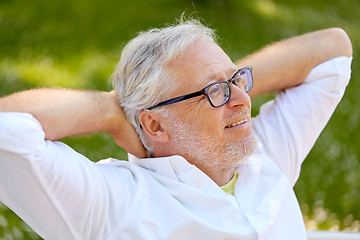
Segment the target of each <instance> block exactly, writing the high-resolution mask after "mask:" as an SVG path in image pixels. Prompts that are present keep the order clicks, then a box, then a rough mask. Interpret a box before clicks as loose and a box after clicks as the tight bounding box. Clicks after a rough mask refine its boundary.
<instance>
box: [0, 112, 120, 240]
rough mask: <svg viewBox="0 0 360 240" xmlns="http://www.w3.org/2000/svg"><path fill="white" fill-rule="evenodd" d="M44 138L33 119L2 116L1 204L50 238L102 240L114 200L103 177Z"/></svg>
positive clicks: (64, 147) (88, 163)
mask: <svg viewBox="0 0 360 240" xmlns="http://www.w3.org/2000/svg"><path fill="white" fill-rule="evenodd" d="M44 136H45V134H44V132H43V130H42V128H41V125H40V123H39V122H38V121H37V120H36V119H35V118H34V117H33V116H32V115H30V114H27V113H0V201H1V202H3V203H4V204H5V205H7V206H8V207H9V208H10V209H12V210H13V211H14V212H15V213H16V214H17V215H19V216H20V217H21V218H22V219H23V220H24V221H25V222H26V223H27V224H29V226H30V227H31V228H32V229H34V230H35V231H36V232H37V233H38V234H39V235H40V236H42V237H43V238H45V239H101V237H99V236H104V231H106V230H107V225H106V224H107V221H106V220H107V218H108V214H109V212H110V211H111V209H109V202H112V201H113V200H109V189H108V184H107V183H106V181H107V180H105V178H104V173H102V172H101V171H99V167H97V166H96V165H98V164H95V163H93V162H91V161H90V160H88V159H87V158H86V157H84V156H83V155H81V154H79V153H77V152H75V151H74V150H73V149H71V148H70V147H68V146H67V145H65V144H63V143H61V142H51V141H46V140H44ZM112 171H113V170H112ZM116 174H117V173H116ZM116 174H114V175H116ZM116 176H118V175H116ZM120 176H121V174H120ZM117 180H118V179H117ZM123 180H124V179H123ZM119 182H120V181H119ZM116 187H117V188H118V189H117V190H116V193H122V195H124V193H123V191H122V190H124V189H122V185H121V182H120V183H119V184H117V185H116ZM122 199H125V197H123V198H122ZM122 199H117V203H118V204H119V206H122V203H123V202H122V201H123V200H122ZM123 207H125V206H123ZM114 224H115V223H114Z"/></svg>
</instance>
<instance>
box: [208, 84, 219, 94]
mask: <svg viewBox="0 0 360 240" xmlns="http://www.w3.org/2000/svg"><path fill="white" fill-rule="evenodd" d="M219 91H220V87H219V86H218V85H214V86H213V87H212V88H211V89H210V92H209V94H211V95H216V94H217V93H218V92H219Z"/></svg>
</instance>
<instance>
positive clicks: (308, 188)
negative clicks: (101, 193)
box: [0, 0, 360, 239]
mask: <svg viewBox="0 0 360 240" xmlns="http://www.w3.org/2000/svg"><path fill="white" fill-rule="evenodd" d="M184 11H185V12H186V13H188V14H193V15H194V16H195V17H199V18H201V19H203V20H204V22H205V23H206V24H208V25H209V26H210V27H212V28H215V29H217V33H218V35H219V36H220V37H221V39H220V43H221V45H222V47H223V48H224V49H225V50H226V52H227V53H228V54H229V55H230V56H231V57H232V59H233V60H236V59H238V58H241V57H243V56H245V55H247V54H249V53H251V52H253V51H255V50H257V49H259V48H261V47H262V46H264V45H265V44H268V43H270V42H273V41H278V40H280V39H283V38H287V37H291V36H294V35H298V34H302V33H305V32H309V31H312V30H317V29H321V28H327V27H334V26H337V27H341V28H343V29H345V30H346V31H347V33H348V34H349V36H350V38H351V39H352V42H353V47H354V61H353V65H352V66H353V67H352V69H353V74H352V81H351V83H350V85H349V87H348V88H347V90H346V93H345V96H344V99H343V101H342V102H341V103H340V105H339V106H338V108H337V110H336V112H335V113H334V115H333V118H332V120H331V121H330V122H329V124H328V126H327V127H326V128H325V130H324V132H323V133H322V135H321V136H320V138H319V140H318V142H317V143H316V144H315V146H314V149H313V150H312V151H311V153H310V154H309V156H308V158H307V160H306V161H305V163H304V164H303V168H302V173H301V176H300V179H299V181H298V183H297V185H296V186H295V190H296V193H297V196H298V198H299V201H300V204H301V207H302V210H303V213H304V218H305V221H306V223H307V227H308V229H317V228H320V229H334V230H336V229H346V230H357V231H359V230H360V223H359V220H360V208H359V207H358V206H360V186H359V183H360V175H359V174H358V173H359V172H360V164H359V162H360V161H359V159H358V156H360V149H359V148H358V147H357V146H358V145H357V141H359V140H358V139H360V138H359V137H360V136H359V135H360V129H359V128H360V126H359V121H358V119H359V116H360V110H359V107H358V106H359V101H360V100H359V98H358V96H359V95H358V94H360V92H359V91H360V88H359V82H358V81H357V79H358V76H359V71H360V67H359V63H358V61H357V57H358V51H357V49H358V46H360V29H359V28H358V27H357V24H358V23H359V17H358V16H357V15H358V13H359V12H360V4H358V1H356V0H347V1H326V0H317V1H313V0H312V1H310V0H301V1H285V0H273V1H271V0H243V1H240V0H194V1H190V0H188V1H184V0H171V1H170V0H167V1H166V0H156V1H154V0H139V1H136V2H133V1H125V0H107V1H85V0H77V1H70V0H61V1H60V0H54V1H45V0H35V1H30V2H29V1H25V0H2V1H0V29H1V31H0V96H4V95H7V94H10V93H12V92H14V91H19V90H24V89H29V88H36V87H52V86H60V87H67V88H83V89H98V90H110V89H111V86H110V84H109V82H108V77H109V76H110V75H111V73H112V71H113V69H114V66H115V65H116V62H117V60H118V58H119V56H120V52H121V48H122V47H123V45H124V44H126V42H127V41H128V40H129V39H130V38H132V37H133V36H134V34H135V33H136V32H138V31H141V30H145V29H148V28H150V27H159V26H160V27H161V26H164V25H165V24H166V23H169V22H170V23H171V22H174V19H175V18H178V17H179V16H180V15H181V13H182V12H184ZM271 96H273V95H268V96H265V97H261V98H257V99H254V101H253V107H254V110H253V113H254V114H256V113H257V112H258V108H259V106H260V104H261V103H263V102H264V101H265V100H266V99H269V97H271ZM306 120H307V119H304V128H306ZM65 142H66V143H67V144H69V145H70V146H72V147H73V148H74V149H75V150H77V151H79V152H81V153H83V154H85V155H86V156H88V157H89V158H90V159H92V160H94V161H97V160H99V159H102V158H107V157H116V158H120V159H124V158H126V153H125V152H124V151H123V150H122V149H120V148H119V147H117V145H116V144H115V143H113V141H112V140H111V138H110V137H109V136H107V135H104V134H97V135H96V136H94V137H81V138H77V139H66V140H65ZM37 238H39V237H38V236H37V235H36V234H34V233H33V232H32V231H31V230H30V229H29V228H28V227H27V226H26V224H24V223H23V222H22V221H21V220H20V219H19V218H18V217H17V216H16V215H15V214H14V213H12V212H11V211H10V210H9V209H7V208H6V207H5V206H3V205H0V239H37Z"/></svg>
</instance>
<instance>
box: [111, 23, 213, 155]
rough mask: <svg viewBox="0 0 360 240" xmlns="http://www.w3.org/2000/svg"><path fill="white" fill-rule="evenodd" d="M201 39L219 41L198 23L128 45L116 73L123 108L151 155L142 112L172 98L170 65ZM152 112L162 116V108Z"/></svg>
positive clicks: (164, 30) (149, 35) (142, 37)
mask: <svg viewBox="0 0 360 240" xmlns="http://www.w3.org/2000/svg"><path fill="white" fill-rule="evenodd" d="M199 40H207V41H211V42H215V41H216V36H215V34H214V30H212V29H209V28H207V27H205V26H204V25H202V24H201V23H200V22H199V21H197V20H188V21H185V22H183V21H182V20H180V23H179V24H177V25H170V26H168V27H165V28H162V29H151V30H149V31H147V32H140V33H139V34H138V35H137V36H136V37H135V38H134V39H132V40H131V41H130V42H129V43H128V44H127V45H126V46H125V48H124V49H123V51H122V54H121V58H120V61H119V63H118V65H117V67H116V69H115V71H114V73H113V74H112V81H113V87H114V89H115V90H116V92H117V94H118V98H119V102H120V105H121V107H122V108H123V110H124V112H125V114H126V116H127V119H128V120H129V122H130V123H131V124H132V126H133V127H134V128H135V130H136V132H137V134H138V135H139V138H140V140H141V141H142V143H143V144H144V146H145V148H146V149H147V151H148V154H150V155H151V153H152V146H149V144H148V143H147V141H146V139H145V136H144V133H143V130H142V128H141V126H140V122H139V117H138V116H139V113H140V111H142V110H144V109H146V108H149V107H151V106H153V105H155V104H157V103H159V102H161V101H165V100H167V98H169V97H170V96H171V94H172V92H173V90H174V89H176V87H177V84H176V81H175V77H174V76H172V75H171V73H170V72H169V71H168V70H167V65H168V63H169V62H170V61H171V60H173V59H174V58H175V57H176V56H178V55H179V54H181V53H182V52H183V51H184V50H185V49H186V48H187V47H188V46H190V45H191V44H192V43H194V42H196V41H199ZM151 111H155V112H158V113H159V114H161V110H159V109H154V110H151ZM163 113H164V111H163Z"/></svg>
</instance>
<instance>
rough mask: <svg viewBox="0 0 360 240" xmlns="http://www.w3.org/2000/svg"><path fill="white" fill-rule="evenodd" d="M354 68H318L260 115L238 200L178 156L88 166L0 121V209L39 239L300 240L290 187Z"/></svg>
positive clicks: (38, 135)
mask: <svg viewBox="0 0 360 240" xmlns="http://www.w3.org/2000/svg"><path fill="white" fill-rule="evenodd" d="M351 59H352V58H347V57H339V58H335V59H332V60H330V61H328V62H325V63H323V64H320V65H319V66H317V67H316V68H314V69H313V70H312V71H311V73H310V74H309V76H308V77H307V78H306V80H305V82H304V83H303V84H301V85H300V86H298V87H294V88H291V89H287V90H285V91H282V92H280V93H278V94H277V96H276V99H275V100H274V101H270V102H268V103H266V104H265V105H264V106H262V108H261V110H260V114H259V115H258V116H257V117H256V118H254V119H253V122H252V124H253V130H254V132H255V135H256V137H257V138H258V140H259V142H260V144H259V147H258V149H257V151H256V153H255V154H253V155H252V156H251V157H249V158H248V159H246V160H245V161H244V162H243V163H242V165H241V166H240V167H239V169H238V172H239V177H238V180H237V182H236V186H235V193H234V196H233V195H230V194H227V193H225V192H224V191H222V190H221V188H219V186H217V185H216V184H215V182H213V181H212V180H211V179H210V178H209V177H208V176H207V175H206V174H204V173H203V172H202V171H200V170H199V169H198V168H197V167H195V166H194V165H191V164H189V163H188V162H187V161H186V160H185V159H184V158H182V157H180V156H172V157H167V158H152V159H137V158H135V157H134V156H129V162H128V161H119V160H116V159H107V160H103V161H100V162H99V163H93V162H91V161H90V160H88V159H87V158H86V157H84V156H83V155H81V154H79V153H76V152H75V151H74V150H73V149H71V148H70V147H68V146H67V145H65V144H63V143H61V142H51V141H45V140H44V136H45V134H44V132H43V130H42V128H41V125H40V124H39V122H38V121H37V120H36V119H35V118H33V117H32V116H31V115H30V114H26V113H0V201H1V202H3V203H4V204H5V205H7V206H8V207H9V208H11V209H12V210H13V211H14V212H15V213H16V214H18V215H19V216H20V217H21V218H22V219H23V220H24V221H25V222H27V223H28V224H29V226H30V227H32V228H33V229H34V230H35V231H36V232H37V233H38V234H39V235H40V236H42V237H43V238H45V239H172V240H173V239H174V240H176V239H179V240H180V239H181V240H184V239H187V240H189V239H306V231H305V227H304V223H303V219H302V215H301V211H300V208H299V205H298V202H297V200H296V197H295V194H294V191H293V189H292V187H293V185H294V184H295V182H296V180H297V178H298V176H299V172H300V166H301V163H302V161H303V160H304V158H305V157H306V155H307V154H308V152H309V151H310V149H311V148H312V146H313V144H314V142H315V141H316V139H317V137H318V136H319V134H320V132H321V131H322V129H323V128H324V126H325V125H326V123H327V121H328V120H329V118H330V116H331V114H332V113H333V111H334V110H335V108H336V106H337V104H338V102H339V101H340V99H341V97H342V96H343V93H344V91H345V87H346V85H347V84H348V81H349V78H350V64H351Z"/></svg>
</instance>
